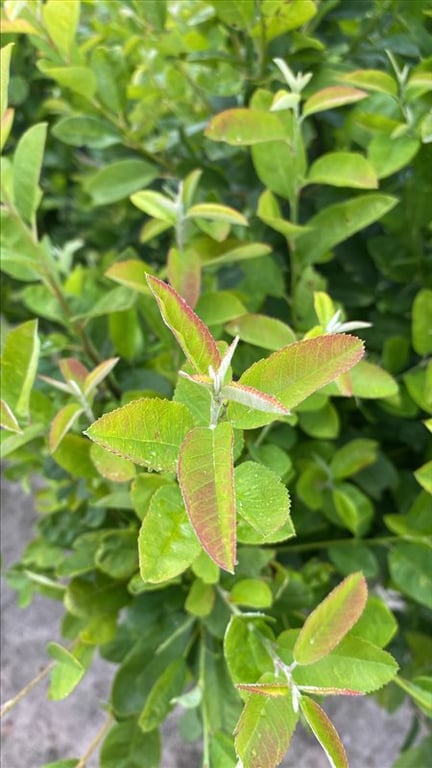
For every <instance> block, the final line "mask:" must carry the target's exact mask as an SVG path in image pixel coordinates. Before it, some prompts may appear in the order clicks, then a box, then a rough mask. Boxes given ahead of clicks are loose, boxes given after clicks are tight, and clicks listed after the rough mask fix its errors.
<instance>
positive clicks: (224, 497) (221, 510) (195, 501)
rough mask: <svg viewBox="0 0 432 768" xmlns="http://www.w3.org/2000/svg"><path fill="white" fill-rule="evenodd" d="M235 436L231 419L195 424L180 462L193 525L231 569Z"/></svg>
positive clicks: (206, 545) (205, 544)
mask: <svg viewBox="0 0 432 768" xmlns="http://www.w3.org/2000/svg"><path fill="white" fill-rule="evenodd" d="M233 439H234V438H233V430H232V427H231V425H230V424H228V423H221V424H219V425H218V426H217V427H216V428H215V429H210V428H208V427H195V429H193V430H191V431H190V432H189V434H188V435H187V436H186V438H185V440H184V442H183V444H182V446H181V449H180V456H179V463H178V477H179V483H180V487H181V491H182V494H183V498H184V501H185V505H186V509H187V512H188V515H189V518H190V521H191V523H192V526H193V528H194V530H195V532H196V534H197V536H198V538H199V540H200V542H201V544H202V546H203V548H204V549H205V551H206V552H207V554H208V555H209V556H210V557H211V558H212V560H214V561H215V563H217V564H218V565H219V566H220V567H221V568H223V569H224V570H226V571H229V572H231V573H232V572H233V571H234V563H235V552H236V541H235V523H236V519H235V495H234V478H233Z"/></svg>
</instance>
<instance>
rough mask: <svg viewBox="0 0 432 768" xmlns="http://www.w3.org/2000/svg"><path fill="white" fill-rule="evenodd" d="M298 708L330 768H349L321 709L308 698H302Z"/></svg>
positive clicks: (339, 744) (335, 735) (342, 750)
mask: <svg viewBox="0 0 432 768" xmlns="http://www.w3.org/2000/svg"><path fill="white" fill-rule="evenodd" d="M300 707H301V711H302V712H303V715H304V716H305V718H306V721H307V723H308V724H309V725H310V727H311V728H312V731H313V733H314V735H315V736H316V738H317V739H318V741H319V743H320V744H321V746H322V748H323V750H324V752H325V753H326V755H327V759H328V761H329V763H330V765H331V766H332V768H349V766H348V759H347V756H346V752H345V749H344V746H343V744H342V742H341V740H340V738H339V734H338V732H337V731H336V728H335V727H334V725H333V723H332V722H331V720H330V719H329V718H328V716H327V715H326V713H325V712H324V710H323V709H322V707H320V705H319V704H317V702H316V701H313V700H312V699H310V698H309V697H308V696H302V698H301V699H300Z"/></svg>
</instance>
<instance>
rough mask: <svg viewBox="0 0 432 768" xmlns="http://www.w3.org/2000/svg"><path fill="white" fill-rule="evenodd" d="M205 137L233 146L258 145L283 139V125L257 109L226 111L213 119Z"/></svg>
mask: <svg viewBox="0 0 432 768" xmlns="http://www.w3.org/2000/svg"><path fill="white" fill-rule="evenodd" d="M205 133H206V136H207V138H209V139H213V141H226V142H227V144H233V145H234V146H245V145H252V144H260V143H261V142H267V141H275V140H277V139H285V138H286V131H285V128H284V125H283V123H282V122H281V121H280V120H279V119H278V117H276V115H274V114H272V113H271V112H264V111H261V110H258V109H243V108H238V109H227V110H226V111H225V112H219V114H217V115H215V117H213V118H212V119H211V120H210V122H209V124H208V126H207V128H206V131H205Z"/></svg>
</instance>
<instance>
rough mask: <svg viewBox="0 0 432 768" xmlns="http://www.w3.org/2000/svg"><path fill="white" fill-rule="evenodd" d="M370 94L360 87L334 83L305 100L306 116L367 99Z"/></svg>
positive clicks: (304, 113) (304, 110)
mask: <svg viewBox="0 0 432 768" xmlns="http://www.w3.org/2000/svg"><path fill="white" fill-rule="evenodd" d="M367 95H368V94H367V93H366V92H365V91H361V90H359V89H358V88H350V87H348V86H344V85H332V86H330V87H329V88H322V90H320V91H317V92H316V93H314V94H313V95H312V96H309V98H308V99H307V100H306V101H305V103H304V105H303V115H304V117H309V115H313V114H315V113H316V112H324V111H326V110H328V109H334V108H335V107H344V106H345V105H346V104H354V103H355V102H356V101H361V99H365V98H366V96H367Z"/></svg>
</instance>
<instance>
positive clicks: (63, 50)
mask: <svg viewBox="0 0 432 768" xmlns="http://www.w3.org/2000/svg"><path fill="white" fill-rule="evenodd" d="M42 16H43V20H44V25H45V27H46V30H47V32H48V34H49V37H50V39H51V40H52V42H53V43H54V45H55V47H56V48H57V50H58V52H59V53H60V54H61V56H62V58H63V59H64V60H65V61H66V62H68V61H69V60H70V56H71V50H72V46H73V44H74V40H75V34H76V31H77V28H78V24H79V17H80V0H48V2H46V3H45V4H44V6H43V9H42Z"/></svg>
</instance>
